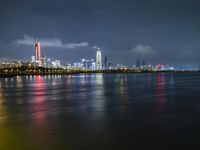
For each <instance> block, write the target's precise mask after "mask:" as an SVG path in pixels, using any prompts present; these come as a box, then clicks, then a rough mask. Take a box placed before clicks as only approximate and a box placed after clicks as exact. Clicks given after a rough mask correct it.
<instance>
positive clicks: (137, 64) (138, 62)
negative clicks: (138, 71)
mask: <svg viewBox="0 0 200 150" xmlns="http://www.w3.org/2000/svg"><path fill="white" fill-rule="evenodd" d="M136 68H140V60H137V62H136Z"/></svg>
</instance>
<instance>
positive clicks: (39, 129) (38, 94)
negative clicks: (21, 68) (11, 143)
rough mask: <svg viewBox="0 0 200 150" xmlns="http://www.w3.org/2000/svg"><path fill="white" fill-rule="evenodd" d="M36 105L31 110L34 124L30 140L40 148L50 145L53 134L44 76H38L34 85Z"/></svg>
mask: <svg viewBox="0 0 200 150" xmlns="http://www.w3.org/2000/svg"><path fill="white" fill-rule="evenodd" d="M34 84H35V85H34V90H33V91H34V96H35V99H34V103H32V104H31V106H30V108H31V111H32V114H33V115H32V123H31V126H30V138H31V141H32V143H34V142H35V143H36V146H38V147H45V146H46V145H48V144H49V138H50V137H51V133H50V130H49V125H48V120H47V112H48V108H47V104H46V87H45V80H44V77H43V76H36V77H35V83H34Z"/></svg>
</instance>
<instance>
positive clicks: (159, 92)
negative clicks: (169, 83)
mask: <svg viewBox="0 0 200 150" xmlns="http://www.w3.org/2000/svg"><path fill="white" fill-rule="evenodd" d="M164 93H165V79H164V74H163V73H158V75H157V84H156V97H157V102H158V104H159V105H164V103H165V94H164Z"/></svg>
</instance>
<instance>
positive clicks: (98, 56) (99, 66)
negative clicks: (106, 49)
mask: <svg viewBox="0 0 200 150" xmlns="http://www.w3.org/2000/svg"><path fill="white" fill-rule="evenodd" d="M96 69H97V70H102V60H101V51H100V49H99V48H98V50H97V54H96Z"/></svg>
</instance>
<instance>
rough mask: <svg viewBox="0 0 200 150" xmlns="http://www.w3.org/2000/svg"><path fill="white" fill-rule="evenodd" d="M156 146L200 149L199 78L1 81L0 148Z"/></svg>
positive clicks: (115, 76) (140, 76) (151, 76)
mask: <svg viewBox="0 0 200 150" xmlns="http://www.w3.org/2000/svg"><path fill="white" fill-rule="evenodd" d="M152 148H153V149H167V150H169V149H182V148H187V149H188V150H190V149H199V148H200V73H151V74H148V73H144V74H79V75H69V76H24V77H14V78H0V149H1V150H7V149H8V150H15V149H18V150H74V149H78V150H82V149H86V150H107V149H113V150H116V149H120V150H123V149H137V150H140V149H152Z"/></svg>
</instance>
